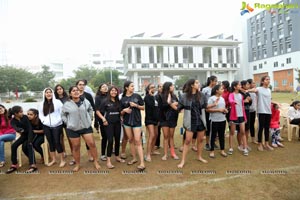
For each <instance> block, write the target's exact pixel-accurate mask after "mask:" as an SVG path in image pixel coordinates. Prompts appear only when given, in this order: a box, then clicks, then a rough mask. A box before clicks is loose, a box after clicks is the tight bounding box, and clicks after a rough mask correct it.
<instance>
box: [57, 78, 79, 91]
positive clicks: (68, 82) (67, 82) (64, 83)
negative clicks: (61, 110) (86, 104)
mask: <svg viewBox="0 0 300 200" xmlns="http://www.w3.org/2000/svg"><path fill="white" fill-rule="evenodd" d="M75 83H76V79H75V78H74V77H72V78H68V79H62V80H61V81H60V84H61V85H62V86H63V87H64V88H65V90H66V92H67V93H68V92H69V88H70V87H71V86H74V85H75Z"/></svg>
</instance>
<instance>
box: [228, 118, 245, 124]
mask: <svg viewBox="0 0 300 200" xmlns="http://www.w3.org/2000/svg"><path fill="white" fill-rule="evenodd" d="M243 122H245V118H244V117H238V118H237V120H231V121H230V123H233V124H241V123H243Z"/></svg>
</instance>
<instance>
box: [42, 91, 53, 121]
mask: <svg viewBox="0 0 300 200" xmlns="http://www.w3.org/2000/svg"><path fill="white" fill-rule="evenodd" d="M48 90H50V91H51V92H53V91H52V89H51V88H46V89H45V92H44V105H43V112H44V116H47V115H48V114H50V113H53V112H54V104H53V95H52V99H51V100H50V101H48V99H46V97H45V94H46V92H47V91H48Z"/></svg>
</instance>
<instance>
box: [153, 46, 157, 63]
mask: <svg viewBox="0 0 300 200" xmlns="http://www.w3.org/2000/svg"><path fill="white" fill-rule="evenodd" d="M156 48H157V47H156V46H153V54H154V55H153V57H154V63H157V55H156V54H157V51H156Z"/></svg>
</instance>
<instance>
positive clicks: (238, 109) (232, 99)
mask: <svg viewBox="0 0 300 200" xmlns="http://www.w3.org/2000/svg"><path fill="white" fill-rule="evenodd" d="M231 88H232V90H233V92H232V93H230V94H229V104H230V107H231V111H230V116H229V120H230V135H229V147H230V148H229V151H228V154H229V155H232V154H233V148H232V147H233V136H234V132H235V129H236V125H239V126H240V131H239V133H238V134H241V141H242V143H243V152H244V155H245V156H248V154H249V151H248V149H247V148H248V144H247V139H246V134H245V122H246V121H247V117H246V113H245V108H244V100H243V97H242V95H241V94H240V93H239V91H240V89H241V84H240V82H239V81H233V82H232V83H231Z"/></svg>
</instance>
